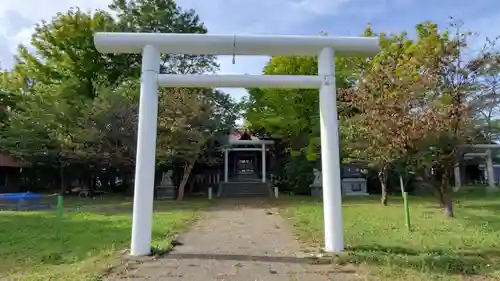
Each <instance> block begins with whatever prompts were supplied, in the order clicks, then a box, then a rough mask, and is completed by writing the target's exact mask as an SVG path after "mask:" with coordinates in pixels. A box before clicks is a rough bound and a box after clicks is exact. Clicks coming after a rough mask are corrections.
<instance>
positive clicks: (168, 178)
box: [156, 170, 175, 200]
mask: <svg viewBox="0 0 500 281" xmlns="http://www.w3.org/2000/svg"><path fill="white" fill-rule="evenodd" d="M173 173H174V172H173V171H172V170H168V171H167V172H166V173H165V172H163V173H162V175H161V182H160V185H159V186H157V187H156V199H157V200H165V199H174V198H175V186H174V183H173V182H172V174H173Z"/></svg>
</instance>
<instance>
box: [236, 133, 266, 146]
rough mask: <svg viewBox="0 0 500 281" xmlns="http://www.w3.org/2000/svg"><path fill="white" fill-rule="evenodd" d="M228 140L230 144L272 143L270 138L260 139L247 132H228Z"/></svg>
mask: <svg viewBox="0 0 500 281" xmlns="http://www.w3.org/2000/svg"><path fill="white" fill-rule="evenodd" d="M228 141H229V144H230V145H239V144H263V143H274V142H273V141H272V140H267V139H262V138H259V137H257V136H253V135H251V134H250V133H248V132H233V133H231V134H229V136H228Z"/></svg>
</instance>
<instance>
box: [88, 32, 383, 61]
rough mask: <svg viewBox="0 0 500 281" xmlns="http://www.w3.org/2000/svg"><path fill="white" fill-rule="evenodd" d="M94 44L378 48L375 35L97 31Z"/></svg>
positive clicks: (169, 49)
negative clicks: (336, 35) (337, 35)
mask: <svg viewBox="0 0 500 281" xmlns="http://www.w3.org/2000/svg"><path fill="white" fill-rule="evenodd" d="M94 43H95V46H96V48H97V50H98V51H99V52H101V53H141V52H142V49H143V48H144V46H147V45H151V46H153V47H154V48H155V49H156V50H158V52H160V53H165V54H186V55H264V56H316V55H318V54H319V52H320V51H321V50H322V49H324V48H332V49H333V50H334V51H335V53H336V55H341V56H371V55H375V54H377V52H378V51H379V38H377V37H331V36H297V35H217V34H186V33H127V32H97V33H95V35H94Z"/></svg>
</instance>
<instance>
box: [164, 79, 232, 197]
mask: <svg viewBox="0 0 500 281" xmlns="http://www.w3.org/2000/svg"><path fill="white" fill-rule="evenodd" d="M237 113H238V107H237V105H236V104H235V103H234V102H233V101H232V100H231V99H230V98H229V96H228V95H227V94H224V93H221V92H218V91H212V90H209V89H197V90H191V89H177V88H175V89H168V90H165V91H164V92H163V94H162V95H161V99H160V112H159V118H158V135H159V137H158V153H157V155H158V158H159V160H160V161H165V160H167V161H168V160H170V161H172V162H174V161H175V160H180V161H182V162H183V163H184V164H183V173H182V180H181V182H180V184H179V192H178V199H179V200H181V199H182V198H183V197H184V189H185V186H186V183H187V182H188V180H189V176H190V175H191V171H192V170H193V167H194V165H195V163H196V162H204V163H208V164H215V163H217V162H218V161H219V159H220V157H217V156H218V155H217V152H218V151H217V150H218V145H217V142H218V143H219V144H221V142H222V140H221V138H222V137H224V136H227V134H228V132H229V131H230V129H231V128H232V127H234V123H235V121H236V119H237V117H238V114H237ZM213 150H215V151H213ZM219 155H220V153H219Z"/></svg>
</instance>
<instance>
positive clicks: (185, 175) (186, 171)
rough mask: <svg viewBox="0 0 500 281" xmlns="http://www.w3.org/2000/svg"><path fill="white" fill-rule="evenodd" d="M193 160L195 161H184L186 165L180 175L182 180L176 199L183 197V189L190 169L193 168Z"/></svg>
mask: <svg viewBox="0 0 500 281" xmlns="http://www.w3.org/2000/svg"><path fill="white" fill-rule="evenodd" d="M194 162H195V161H193V162H191V163H186V165H185V166H184V167H185V168H184V174H183V175H182V180H181V183H180V184H179V193H178V194H177V200H182V199H183V198H184V189H185V188H186V184H187V182H188V180H189V176H190V175H191V171H192V170H193V167H194Z"/></svg>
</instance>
